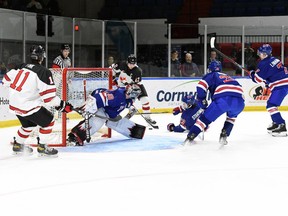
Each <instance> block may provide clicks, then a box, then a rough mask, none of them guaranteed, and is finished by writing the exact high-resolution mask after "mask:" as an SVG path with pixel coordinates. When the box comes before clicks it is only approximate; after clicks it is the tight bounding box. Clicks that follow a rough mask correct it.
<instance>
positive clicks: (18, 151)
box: [12, 140, 33, 155]
mask: <svg viewBox="0 0 288 216" xmlns="http://www.w3.org/2000/svg"><path fill="white" fill-rule="evenodd" d="M12 150H13V154H15V155H31V154H32V153H33V149H32V148H31V147H30V146H28V145H24V144H20V143H17V142H16V140H14V143H13V148H12Z"/></svg>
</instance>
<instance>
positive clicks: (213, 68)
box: [208, 61, 222, 73]
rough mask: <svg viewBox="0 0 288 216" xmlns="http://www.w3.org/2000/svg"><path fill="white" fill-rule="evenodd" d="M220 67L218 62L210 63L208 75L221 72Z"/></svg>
mask: <svg viewBox="0 0 288 216" xmlns="http://www.w3.org/2000/svg"><path fill="white" fill-rule="evenodd" d="M221 71H222V65H221V62H220V61H211V62H210V64H209V66H208V73H210V72H221Z"/></svg>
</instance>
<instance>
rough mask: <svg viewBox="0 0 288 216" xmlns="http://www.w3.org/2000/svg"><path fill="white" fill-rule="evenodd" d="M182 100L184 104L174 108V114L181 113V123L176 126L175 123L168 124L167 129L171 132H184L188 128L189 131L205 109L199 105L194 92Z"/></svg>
mask: <svg viewBox="0 0 288 216" xmlns="http://www.w3.org/2000/svg"><path fill="white" fill-rule="evenodd" d="M182 102H183V103H182V105H180V106H178V107H175V108H174V109H173V115H178V114H179V113H181V119H180V124H179V125H177V126H175V124H174V123H169V124H168V125H167V130H168V131H170V132H172V131H174V132H177V133H182V132H184V131H187V130H188V131H189V130H190V128H191V127H192V126H193V125H194V123H195V122H196V119H197V118H198V117H199V115H200V114H201V113H202V111H203V110H202V109H200V107H199V106H198V104H197V101H196V100H195V96H194V95H193V94H189V95H186V96H184V97H183V98H182Z"/></svg>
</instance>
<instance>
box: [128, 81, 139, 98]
mask: <svg viewBox="0 0 288 216" xmlns="http://www.w3.org/2000/svg"><path fill="white" fill-rule="evenodd" d="M126 94H127V95H128V96H129V97H130V98H131V99H136V98H137V97H138V96H139V95H140V94H141V89H140V87H139V86H138V85H137V84H132V85H127V86H126Z"/></svg>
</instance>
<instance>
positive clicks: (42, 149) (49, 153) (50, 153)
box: [37, 144, 58, 157]
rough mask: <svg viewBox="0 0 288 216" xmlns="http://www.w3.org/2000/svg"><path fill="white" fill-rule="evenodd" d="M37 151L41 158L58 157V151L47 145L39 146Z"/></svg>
mask: <svg viewBox="0 0 288 216" xmlns="http://www.w3.org/2000/svg"><path fill="white" fill-rule="evenodd" d="M37 151H38V153H39V157H45V156H46V157H58V150H57V149H55V148H50V147H48V146H47V145H45V144H38V147H37Z"/></svg>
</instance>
